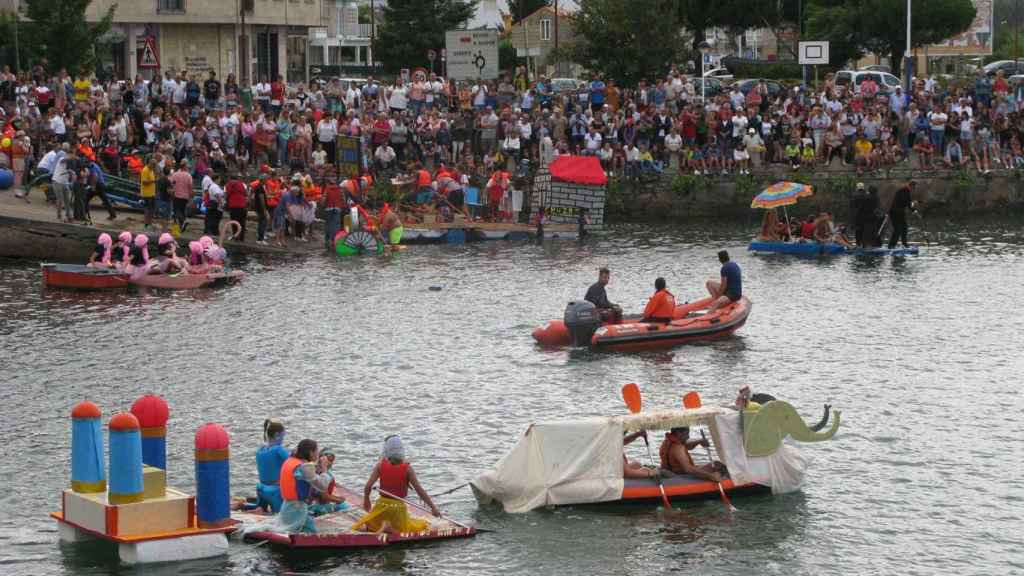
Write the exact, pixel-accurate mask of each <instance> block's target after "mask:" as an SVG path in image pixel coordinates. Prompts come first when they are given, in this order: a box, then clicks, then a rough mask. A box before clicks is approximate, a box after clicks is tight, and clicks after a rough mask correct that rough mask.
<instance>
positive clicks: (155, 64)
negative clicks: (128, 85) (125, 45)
mask: <svg viewBox="0 0 1024 576" xmlns="http://www.w3.org/2000/svg"><path fill="white" fill-rule="evenodd" d="M138 53H139V68H159V67H160V57H159V56H157V54H156V39H155V38H153V37H152V36H147V37H145V38H143V39H142V43H141V46H139V48H138Z"/></svg>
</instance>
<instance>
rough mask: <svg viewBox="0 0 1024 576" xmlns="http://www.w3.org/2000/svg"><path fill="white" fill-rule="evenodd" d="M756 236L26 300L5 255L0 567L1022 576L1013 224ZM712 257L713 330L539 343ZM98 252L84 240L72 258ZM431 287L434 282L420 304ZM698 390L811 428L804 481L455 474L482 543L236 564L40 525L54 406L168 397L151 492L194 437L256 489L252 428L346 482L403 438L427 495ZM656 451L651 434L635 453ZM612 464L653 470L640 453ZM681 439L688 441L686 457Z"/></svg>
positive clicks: (60, 478) (719, 235)
mask: <svg viewBox="0 0 1024 576" xmlns="http://www.w3.org/2000/svg"><path fill="white" fill-rule="evenodd" d="M750 230H751V228H750V227H740V226H728V227H722V228H693V227H687V228H685V229H683V228H678V229H677V228H646V227H619V228H613V229H611V230H609V231H607V232H606V233H603V234H602V235H600V236H597V237H592V238H590V239H588V240H587V241H585V242H582V243H578V242H567V241H554V242H547V243H545V244H543V245H536V244H532V243H507V242H495V243H486V244H475V245H465V246H415V247H411V248H410V249H409V250H408V251H407V252H405V253H401V254H398V255H395V256H392V257H389V258H380V257H374V256H370V257H365V258H362V259H358V258H356V259H352V258H349V259H342V258H337V257H334V256H333V255H328V254H323V255H320V254H317V255H313V256H304V257H301V258H297V257H294V256H293V257H289V258H268V259H249V260H244V261H240V262H237V263H236V264H237V265H238V266H239V267H241V268H242V269H244V270H246V271H247V272H249V276H248V278H247V279H246V280H245V281H244V282H242V283H241V284H239V285H236V286H231V287H227V288H223V289H216V290H200V291H194V292H187V293H153V294H146V293H137V292H125V293H107V294H97V293H75V292H63V291H52V290H46V289H44V288H42V286H41V283H40V274H39V268H38V263H35V262H22V261H12V262H6V263H3V264H0V350H2V355H0V380H2V383H3V385H2V387H0V429H2V430H3V436H4V438H3V441H2V442H0V511H2V513H0V573H2V574H6V575H12V576H14V575H21V574H26V575H27V574H33V575H35V574H48V575H50V574H54V575H56V574H76V575H78V574H81V575H107V574H146V575H151V574H157V575H160V574H168V575H170V574H189V575H202V574H210V575H221V574H237V575H262V574H280V573H295V574H310V573H320V574H339V575H340V574H346V575H347V574H384V573H400V574H451V575H478V574H502V575H505V576H512V575H524V576H525V575H537V574H580V575H586V574H637V575H650V574H669V573H694V574H716V575H721V574H755V573H756V574H786V575H790V574H824V573H835V572H838V573H845V574H922V575H924V574H928V575H930V574H1012V573H1021V572H1024V550H1022V548H1024V547H1022V545H1024V536H1022V533H1024V532H1022V527H1024V524H1022V518H1024V474H1022V473H1021V465H1022V462H1024V417H1022V416H1021V410H1020V385H1021V376H1022V374H1024V353H1022V350H1021V343H1022V342H1024V339H1022V336H1021V335H1022V334H1024V314H1022V313H1021V305H1020V287H1021V286H1022V285H1024V233H1022V232H1021V229H1020V227H1019V223H1018V224H1014V223H1012V222H1010V223H1005V224H982V225H973V226H970V227H967V226H963V227H961V226H954V225H940V224H939V223H934V222H933V223H928V224H927V226H925V227H924V229H923V230H915V231H914V236H915V238H914V240H916V241H921V243H922V253H921V255H919V256H916V257H906V258H892V257H870V258H856V257H831V258H797V257H790V256H754V255H751V254H749V253H747V252H746V250H745V244H746V242H747V241H748V240H749V233H750ZM721 248H727V249H729V251H730V252H731V253H732V254H733V256H734V259H735V260H736V261H737V262H738V263H739V264H740V266H741V267H742V269H743V273H744V278H743V282H744V291H745V293H746V295H747V296H749V298H750V299H751V300H752V301H753V303H754V304H753V312H752V314H751V316H750V320H749V321H748V323H747V325H746V326H744V327H743V328H741V329H740V330H739V332H737V334H736V335H735V336H734V337H731V338H729V339H726V340H722V341H718V342H714V343H708V344H699V345H691V346H685V347H680V348H675V349H671V350H667V351H663V352H650V353H642V354H629V355H624V354H591V353H589V352H585V351H582V350H566V349H561V350H543V349H540V348H538V347H536V346H535V345H534V343H533V341H532V339H531V337H530V331H531V330H532V329H533V327H535V326H537V325H539V324H541V323H543V322H544V321H546V320H548V319H552V318H560V317H561V314H562V311H563V308H564V307H565V304H566V302H568V301H569V300H572V299H578V298H581V297H582V295H583V293H584V292H585V290H586V288H587V286H588V285H589V284H590V283H592V282H593V281H594V280H595V279H596V272H597V269H598V268H599V267H601V266H608V267H609V268H611V270H612V280H611V284H610V285H609V287H608V293H609V296H610V298H611V299H612V301H615V302H619V303H621V304H622V305H623V307H624V308H626V309H627V310H638V309H639V308H641V307H642V306H643V304H644V303H645V301H646V298H647V297H648V296H649V295H650V294H651V293H652V292H653V284H654V279H655V278H656V277H657V276H664V277H665V278H666V279H667V281H668V287H669V290H670V291H672V292H673V293H674V294H675V295H676V298H677V300H679V301H684V300H693V299H696V298H698V297H701V296H702V294H703V284H704V282H705V281H706V280H707V279H709V278H713V277H715V276H717V273H718V262H717V259H716V252H717V251H718V250H719V249H721ZM86 256H87V255H85V254H83V258H85V257H86ZM432 286H439V287H441V290H439V291H435V290H431V289H430V288H431V287H432ZM627 382H636V383H638V384H639V386H640V388H641V390H642V391H643V394H644V402H645V406H646V407H654V408H659V407H660V408H670V407H677V406H679V405H680V398H681V397H682V395H683V394H685V393H686V392H688V391H691V390H696V391H698V392H699V393H700V394H701V396H702V397H703V399H704V402H705V403H717V404H728V403H731V402H732V400H733V398H734V397H735V394H736V391H737V390H738V389H739V388H740V387H741V386H742V385H744V384H749V385H750V386H751V387H752V388H753V389H754V390H755V391H759V392H768V393H771V394H773V395H774V396H776V397H778V398H780V399H785V400H787V401H789V402H791V403H792V404H793V405H794V406H796V407H797V409H798V410H799V411H800V412H801V414H802V415H803V417H804V418H805V420H807V421H808V422H812V423H813V422H817V421H818V419H819V418H820V417H821V413H822V405H823V404H824V403H826V402H827V403H830V404H832V405H833V406H834V407H835V408H836V409H838V410H841V411H842V427H841V428H840V430H839V433H838V434H837V435H836V437H835V438H834V439H832V440H831V441H829V442H824V443H820V444H808V445H804V446H803V450H804V451H805V453H806V454H808V455H809V456H810V457H811V466H810V469H809V472H808V476H807V482H806V484H805V486H804V488H803V489H802V491H800V492H798V493H793V494H788V495H782V496H776V497H772V496H767V495H766V496H757V497H750V498H736V499H735V500H734V504H735V505H736V507H737V508H738V509H739V511H738V512H736V513H733V514H730V513H729V512H728V511H726V510H725V508H724V507H723V505H722V503H721V502H719V501H717V500H712V501H707V502H699V503H690V504H681V505H678V506H677V508H678V511H676V512H674V513H672V514H664V513H659V512H658V511H657V510H655V507H654V506H653V505H638V506H618V505H612V506H569V507H562V508H556V509H544V510H537V511H534V512H531V513H528V514H518V515H511V514H505V513H504V512H502V511H501V510H500V509H498V508H493V507H480V506H478V505H477V503H476V501H475V500H474V499H473V496H472V494H471V493H470V491H469V490H468V489H466V488H463V489H461V490H457V491H455V492H454V493H452V494H450V495H448V496H445V497H441V498H439V499H438V502H439V504H440V507H441V508H442V509H443V511H444V512H445V513H446V514H448V515H450V516H452V517H454V518H456V519H460V520H463V521H465V522H467V523H474V524H478V525H480V526H482V527H485V528H488V529H491V530H494V532H489V533H485V534H480V535H479V536H477V537H476V538H475V539H468V540H456V541H447V542H441V543H433V544H426V545H419V546H404V547H401V548H396V549H387V550H367V551H354V552H330V551H305V552H289V551H282V550H280V549H275V548H273V547H272V546H269V545H266V546H259V547H256V546H252V545H248V544H244V543H241V542H237V541H233V542H232V545H231V549H230V554H229V555H228V556H226V557H222V558H218V559H214V560H207V561H197V562H188V563H184V564H181V565H162V566H149V567H145V568H143V569H137V568H131V567H127V566H122V565H119V564H118V563H117V559H116V558H117V555H116V552H115V551H112V550H111V549H105V548H104V547H103V546H96V545H86V546H83V545H63V544H60V543H59V542H58V533H57V526H56V524H55V522H54V521H53V520H52V519H51V518H50V517H49V516H48V514H49V513H50V512H51V511H54V510H57V509H59V505H60V491H61V490H62V489H63V488H65V487H66V486H68V485H69V483H70V478H69V474H70V440H71V438H70V424H71V421H70V411H71V408H72V406H74V405H75V404H76V403H78V402H79V401H81V400H85V399H88V400H92V401H94V402H96V403H97V404H98V405H99V406H100V407H101V408H102V410H103V412H104V421H106V419H107V418H109V416H110V415H111V414H113V413H114V412H116V411H120V410H126V409H128V407H129V406H130V405H131V403H132V402H133V401H134V400H135V399H136V398H138V397H139V396H140V395H142V394H144V393H150V392H151V393H156V394H160V395H162V396H163V397H165V398H166V399H167V400H168V402H169V405H170V410H171V417H170V421H169V422H168V426H167V442H168V466H169V471H168V483H169V485H171V486H175V487H179V488H182V489H185V490H189V491H191V490H192V489H193V488H194V479H193V476H194V474H193V458H192V446H193V444H192V442H193V435H194V434H195V431H196V430H197V429H198V427H199V426H200V425H202V424H203V423H206V422H218V423H221V424H223V425H224V426H225V427H226V428H227V430H228V431H229V433H230V434H231V452H230V455H231V486H232V491H233V493H234V494H235V495H236V496H244V495H247V494H251V493H252V492H253V489H254V485H255V481H256V468H255V463H254V454H255V451H256V448H257V447H258V446H259V444H260V441H261V439H260V434H261V425H262V423H263V420H264V419H265V418H267V417H274V418H277V419H279V420H281V421H282V422H284V423H285V425H286V426H287V429H288V433H287V439H286V445H287V446H289V447H294V445H295V444H296V443H297V442H298V441H299V440H300V439H302V438H307V437H308V438H313V439H316V440H317V441H319V443H320V445H321V446H324V447H330V448H333V449H334V451H335V452H336V453H337V454H338V460H337V462H336V464H335V472H336V477H337V480H338V482H339V483H341V484H343V485H345V486H347V487H349V488H353V489H356V490H357V491H361V489H362V485H363V483H364V482H365V480H366V478H367V476H368V474H369V472H370V470H371V467H372V466H373V464H374V462H375V460H376V458H377V457H378V454H379V450H380V448H381V444H382V441H383V439H384V437H385V436H387V435H389V434H400V435H401V436H402V437H403V439H404V440H405V444H406V451H407V454H408V456H409V459H410V461H411V462H412V464H413V466H414V467H415V469H416V472H417V474H418V476H419V478H420V480H421V482H422V483H423V484H424V486H425V487H426V488H427V490H428V491H429V492H431V493H437V492H441V491H443V490H446V489H448V488H452V487H455V486H457V485H459V484H462V483H464V482H466V481H468V480H470V479H471V478H473V477H474V476H475V475H476V474H478V473H479V472H481V471H483V470H485V469H486V468H488V467H489V466H491V465H492V464H493V463H494V462H495V461H497V460H498V459H499V458H500V457H501V456H502V455H503V454H505V452H506V451H507V450H508V449H509V448H510V447H511V446H512V445H513V444H514V442H515V441H516V439H517V438H518V436H519V435H521V434H522V433H523V432H524V431H525V430H526V428H527V426H528V425H529V424H530V422H533V421H536V420H550V419H557V418H574V417H578V416H590V415H615V414H623V413H625V412H626V409H625V407H624V406H623V404H622V400H621V398H620V396H619V390H620V388H621V386H622V385H623V384H624V383H627ZM656 441H657V439H656V437H653V436H652V444H653V443H655V442H656ZM628 454H629V456H630V458H631V459H635V460H638V461H641V462H644V461H646V459H647V454H646V452H645V451H644V449H643V446H642V445H641V444H634V445H631V446H629V447H628ZM695 455H698V456H702V455H703V453H702V452H701V451H695Z"/></svg>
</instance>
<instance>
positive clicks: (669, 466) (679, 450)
mask: <svg viewBox="0 0 1024 576" xmlns="http://www.w3.org/2000/svg"><path fill="white" fill-rule="evenodd" d="M697 446H704V447H705V448H706V447H708V441H707V439H701V440H690V427H689V426H682V427H679V428H673V429H672V430H670V431H669V432H666V433H665V439H664V440H662V442H661V448H660V449H659V450H658V453H659V454H660V456H661V467H662V468H664V469H666V470H669V471H671V472H673V473H675V474H686V475H688V476H693V477H695V478H701V479H703V480H709V481H711V482H721V481H722V474H721V472H720V470H721V469H722V463H721V462H713V463H711V464H705V465H703V466H697V465H695V464H694V463H693V458H691V457H690V450H692V449H693V448H696V447H697Z"/></svg>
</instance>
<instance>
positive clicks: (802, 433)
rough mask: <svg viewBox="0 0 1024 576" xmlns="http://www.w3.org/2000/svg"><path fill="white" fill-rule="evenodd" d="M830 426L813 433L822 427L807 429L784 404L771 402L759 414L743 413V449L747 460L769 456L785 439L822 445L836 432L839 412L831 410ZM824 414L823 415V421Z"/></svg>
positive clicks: (791, 408) (751, 411) (788, 406)
mask: <svg viewBox="0 0 1024 576" xmlns="http://www.w3.org/2000/svg"><path fill="white" fill-rule="evenodd" d="M832 414H833V415H834V418H833V420H832V426H831V427H830V428H829V429H828V430H826V431H824V432H817V431H816V430H817V429H819V428H821V427H824V426H823V425H822V424H824V422H822V423H821V424H819V425H818V426H815V427H814V428H811V427H809V426H807V424H806V423H805V422H804V420H803V418H801V417H800V415H799V414H797V413H796V409H795V408H793V406H791V405H790V404H789V403H788V402H783V401H781V400H773V401H771V402H768V403H767V404H765V405H764V406H762V407H761V409H760V410H757V411H753V410H744V411H743V445H744V447H745V448H746V450H747V455H748V456H770V455H772V454H774V453H775V451H776V450H778V449H779V444H781V443H782V440H783V439H785V438H786V436H790V437H792V438H793V439H794V440H797V441H799V442H822V441H824V440H828V439H829V438H831V437H832V436H834V435H835V433H836V431H837V430H839V414H840V412H839V410H833V411H832ZM827 418H828V414H827V412H826V419H827Z"/></svg>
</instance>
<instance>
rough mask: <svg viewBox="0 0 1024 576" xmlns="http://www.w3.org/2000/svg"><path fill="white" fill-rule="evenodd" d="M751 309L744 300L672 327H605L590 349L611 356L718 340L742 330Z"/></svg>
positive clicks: (693, 315) (691, 316)
mask: <svg viewBox="0 0 1024 576" xmlns="http://www.w3.org/2000/svg"><path fill="white" fill-rule="evenodd" d="M751 307H752V304H751V302H750V300H748V299H747V298H746V297H743V298H740V299H739V300H737V301H736V302H733V303H732V304H729V305H728V306H725V307H723V308H719V309H718V310H714V311H707V312H704V313H691V314H689V315H688V316H686V317H683V318H681V319H678V320H673V321H672V322H671V323H669V324H660V323H653V322H637V323H630V324H612V325H608V326H602V327H601V328H599V329H598V330H597V332H595V333H594V336H593V338H592V339H591V347H592V348H593V349H595V350H604V351H610V352H633V351H638V350H651V349H655V348H664V347H668V346H678V345H681V344H689V343H693V342H706V341H711V340H718V339H720V338H725V337H727V336H729V335H731V334H732V333H733V332H735V331H736V330H739V329H740V328H741V327H743V325H744V324H746V322H747V318H748V317H749V316H750V310H751Z"/></svg>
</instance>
